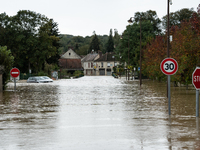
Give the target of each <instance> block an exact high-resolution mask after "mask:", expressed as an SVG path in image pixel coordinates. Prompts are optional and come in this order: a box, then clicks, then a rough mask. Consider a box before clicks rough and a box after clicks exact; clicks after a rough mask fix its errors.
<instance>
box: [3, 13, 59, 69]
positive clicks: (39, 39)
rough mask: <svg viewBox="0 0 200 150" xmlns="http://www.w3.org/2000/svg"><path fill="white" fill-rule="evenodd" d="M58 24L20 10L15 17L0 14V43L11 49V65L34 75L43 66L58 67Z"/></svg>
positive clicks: (41, 16) (39, 15)
mask: <svg viewBox="0 0 200 150" xmlns="http://www.w3.org/2000/svg"><path fill="white" fill-rule="evenodd" d="M58 41H59V38H58V28H57V23H55V22H54V21H53V20H52V19H48V18H47V17H45V16H44V15H41V14H38V13H35V12H32V11H27V10H20V11H18V12H17V14H16V15H15V16H11V17H8V16H7V15H6V14H5V13H4V14H0V44H1V45H6V46H7V47H8V49H11V52H12V55H13V56H14V57H15V63H14V66H16V67H17V68H19V69H20V70H21V71H22V72H28V70H29V69H30V68H31V69H32V71H33V72H35V73H37V72H39V71H41V70H43V68H44V63H45V62H48V63H52V64H58V58H59V51H58V47H59V43H58Z"/></svg>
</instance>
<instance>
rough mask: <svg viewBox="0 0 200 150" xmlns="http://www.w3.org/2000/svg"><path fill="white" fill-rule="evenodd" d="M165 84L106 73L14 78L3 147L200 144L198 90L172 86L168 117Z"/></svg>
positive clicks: (4, 104)
mask: <svg viewBox="0 0 200 150" xmlns="http://www.w3.org/2000/svg"><path fill="white" fill-rule="evenodd" d="M165 90H166V85H165V83H157V82H153V81H144V82H143V85H142V89H141V90H140V88H139V82H138V81H125V80H123V79H115V78H113V77H105V76H104V77H100V76H99V77H88V76H86V77H82V78H79V79H68V80H57V81H55V82H53V83H48V84H38V83H17V91H16V92H14V91H13V83H9V84H8V89H7V91H5V92H4V93H1V94H0V150H27V149H29V150H172V149H173V150H177V149H194V150H198V149H200V146H199V145H200V140H199V127H198V126H199V123H198V119H196V118H195V91H194V90H189V91H185V90H184V89H182V88H178V89H174V88H172V117H171V118H170V119H169V116H168V110H167V109H168V104H167V98H166V97H165V96H166V91H165ZM193 94H194V95H193ZM193 98H194V101H192V99H193Z"/></svg>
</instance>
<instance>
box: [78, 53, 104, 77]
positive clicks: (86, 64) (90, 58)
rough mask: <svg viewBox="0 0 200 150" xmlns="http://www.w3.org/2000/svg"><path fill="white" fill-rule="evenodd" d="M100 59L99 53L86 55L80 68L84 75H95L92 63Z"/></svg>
mask: <svg viewBox="0 0 200 150" xmlns="http://www.w3.org/2000/svg"><path fill="white" fill-rule="evenodd" d="M99 57H100V53H96V52H91V53H90V54H87V55H86V56H85V57H84V58H83V59H82V60H81V62H82V67H83V68H84V75H86V76H87V75H88V76H91V75H96V74H95V69H94V61H95V60H96V59H98V58H99Z"/></svg>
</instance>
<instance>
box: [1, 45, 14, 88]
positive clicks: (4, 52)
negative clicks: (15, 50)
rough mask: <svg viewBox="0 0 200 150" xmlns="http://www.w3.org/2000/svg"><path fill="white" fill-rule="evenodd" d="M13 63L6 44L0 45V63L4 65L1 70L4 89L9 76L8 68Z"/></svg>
mask: <svg viewBox="0 0 200 150" xmlns="http://www.w3.org/2000/svg"><path fill="white" fill-rule="evenodd" d="M13 63H14V57H13V56H12V54H11V51H10V50H8V49H7V47H6V46H3V47H1V46H0V65H3V66H4V71H3V89H4V90H5V87H6V84H7V82H8V80H9V77H10V69H11V68H12V66H13Z"/></svg>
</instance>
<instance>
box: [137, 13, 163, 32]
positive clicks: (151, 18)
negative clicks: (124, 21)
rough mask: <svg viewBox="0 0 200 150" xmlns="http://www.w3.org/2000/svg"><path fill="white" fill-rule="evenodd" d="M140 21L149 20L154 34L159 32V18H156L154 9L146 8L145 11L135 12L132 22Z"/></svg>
mask: <svg viewBox="0 0 200 150" xmlns="http://www.w3.org/2000/svg"><path fill="white" fill-rule="evenodd" d="M140 21H142V22H143V21H150V22H151V24H152V26H153V30H154V33H155V34H156V35H158V34H160V33H161V28H160V24H161V20H160V19H159V18H158V16H157V13H156V11H152V10H148V11H146V12H136V13H135V15H134V22H136V23H139V22H140Z"/></svg>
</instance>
